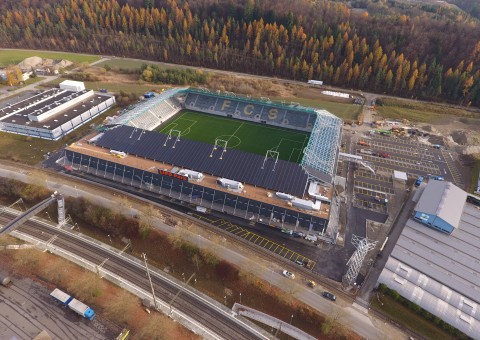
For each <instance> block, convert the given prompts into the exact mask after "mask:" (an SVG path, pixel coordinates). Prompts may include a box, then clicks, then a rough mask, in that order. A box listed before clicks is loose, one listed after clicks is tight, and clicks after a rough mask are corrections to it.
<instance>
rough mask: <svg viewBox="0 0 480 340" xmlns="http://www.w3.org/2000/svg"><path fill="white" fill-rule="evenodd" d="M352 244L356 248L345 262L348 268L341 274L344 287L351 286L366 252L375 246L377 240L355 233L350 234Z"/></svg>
mask: <svg viewBox="0 0 480 340" xmlns="http://www.w3.org/2000/svg"><path fill="white" fill-rule="evenodd" d="M352 244H353V245H354V246H355V248H357V250H356V251H355V252H354V253H353V254H352V257H350V259H349V260H348V262H347V266H348V270H347V273H346V274H345V275H344V276H343V279H342V283H343V285H344V287H349V286H352V285H353V284H354V283H355V281H356V280H357V276H358V273H360V269H361V268H362V265H363V260H365V256H366V255H367V253H368V252H369V251H370V250H372V249H373V248H375V246H376V245H377V241H371V240H369V239H368V238H366V237H365V238H362V237H359V236H357V235H352Z"/></svg>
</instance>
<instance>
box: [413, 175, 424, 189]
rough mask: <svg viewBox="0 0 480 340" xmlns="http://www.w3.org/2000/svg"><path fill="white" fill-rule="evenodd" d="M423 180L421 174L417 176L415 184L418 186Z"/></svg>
mask: <svg viewBox="0 0 480 340" xmlns="http://www.w3.org/2000/svg"><path fill="white" fill-rule="evenodd" d="M422 182H423V176H419V177H418V178H417V180H416V181H415V186H416V187H419V186H420V184H422Z"/></svg>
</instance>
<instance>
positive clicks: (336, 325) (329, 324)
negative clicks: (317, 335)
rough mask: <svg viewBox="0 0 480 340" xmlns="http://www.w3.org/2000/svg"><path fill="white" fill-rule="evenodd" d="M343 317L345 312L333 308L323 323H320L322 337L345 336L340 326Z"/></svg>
mask: <svg viewBox="0 0 480 340" xmlns="http://www.w3.org/2000/svg"><path fill="white" fill-rule="evenodd" d="M344 317H345V312H344V311H342V310H341V309H339V308H335V310H334V311H333V313H331V314H330V315H329V316H327V318H326V319H325V321H324V322H323V323H322V326H321V330H322V334H324V335H331V334H335V335H336V336H342V335H343V334H345V326H344V325H342V324H341V322H340V321H341V320H342V318H344Z"/></svg>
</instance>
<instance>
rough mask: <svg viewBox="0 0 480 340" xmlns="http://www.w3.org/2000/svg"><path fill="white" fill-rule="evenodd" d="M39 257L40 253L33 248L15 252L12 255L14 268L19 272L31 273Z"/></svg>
mask: <svg viewBox="0 0 480 340" xmlns="http://www.w3.org/2000/svg"><path fill="white" fill-rule="evenodd" d="M41 255H42V253H40V252H39V251H38V250H37V249H34V248H30V249H19V250H17V251H15V254H14V255H13V258H14V266H15V268H17V269H20V270H28V271H31V270H33V269H35V268H36V267H38V264H39V262H40V256H41Z"/></svg>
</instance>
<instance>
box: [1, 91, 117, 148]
mask: <svg viewBox="0 0 480 340" xmlns="http://www.w3.org/2000/svg"><path fill="white" fill-rule="evenodd" d="M114 103H115V97H113V96H109V95H105V94H96V93H94V91H92V90H86V89H85V86H84V85H83V83H82V82H72V81H64V82H63V83H61V85H60V89H58V88H53V89H49V90H45V91H41V92H32V93H30V94H28V95H27V96H22V97H19V98H18V99H17V100H13V101H9V102H6V103H3V104H0V131H4V132H9V133H15V134H20V135H25V136H30V137H37V138H43V139H50V140H58V139H61V138H62V137H63V136H65V135H67V134H68V133H70V132H71V131H73V130H75V129H77V128H78V127H80V126H82V125H83V124H85V123H86V122H88V121H90V120H92V119H93V118H95V117H97V116H98V115H99V114H101V113H102V112H104V111H106V110H107V109H108V108H110V107H111V106H112V105H113V104H114Z"/></svg>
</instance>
